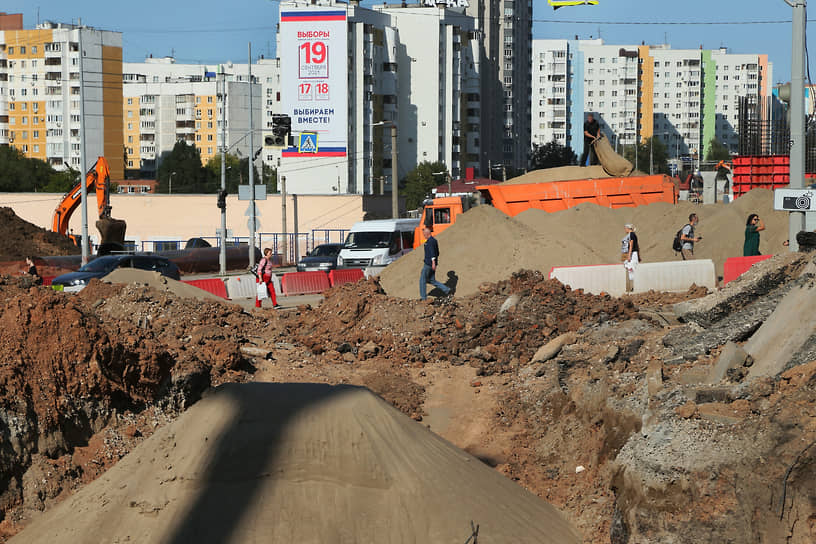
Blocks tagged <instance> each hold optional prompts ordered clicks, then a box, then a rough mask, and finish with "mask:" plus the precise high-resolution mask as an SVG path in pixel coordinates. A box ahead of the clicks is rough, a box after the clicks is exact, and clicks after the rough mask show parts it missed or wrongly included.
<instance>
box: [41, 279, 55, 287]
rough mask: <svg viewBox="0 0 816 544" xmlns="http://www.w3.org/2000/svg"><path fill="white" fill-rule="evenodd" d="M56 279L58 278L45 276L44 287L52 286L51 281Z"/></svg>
mask: <svg viewBox="0 0 816 544" xmlns="http://www.w3.org/2000/svg"><path fill="white" fill-rule="evenodd" d="M54 278H56V276H43V287H46V286H48V285H51V281H52V280H53V279H54Z"/></svg>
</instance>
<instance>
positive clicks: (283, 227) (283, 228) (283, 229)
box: [280, 176, 297, 264]
mask: <svg viewBox="0 0 816 544" xmlns="http://www.w3.org/2000/svg"><path fill="white" fill-rule="evenodd" d="M280 191H281V232H282V233H283V242H282V243H281V258H282V259H283V262H282V263H281V264H287V263H288V262H289V261H288V260H287V259H288V258H289V254H288V253H287V251H286V250H287V247H286V245H287V244H286V242H287V240H286V176H281V190H280ZM296 264H297V263H296Z"/></svg>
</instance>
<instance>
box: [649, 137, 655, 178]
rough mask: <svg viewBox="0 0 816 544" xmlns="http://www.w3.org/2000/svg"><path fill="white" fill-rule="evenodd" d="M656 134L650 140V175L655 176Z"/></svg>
mask: <svg viewBox="0 0 816 544" xmlns="http://www.w3.org/2000/svg"><path fill="white" fill-rule="evenodd" d="M653 150H654V134H652V137H651V138H649V175H650V176H651V175H652V174H654V152H653Z"/></svg>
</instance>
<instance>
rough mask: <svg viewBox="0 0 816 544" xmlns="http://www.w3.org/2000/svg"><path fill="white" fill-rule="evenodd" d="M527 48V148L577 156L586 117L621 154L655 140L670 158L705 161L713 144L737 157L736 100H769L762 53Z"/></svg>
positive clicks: (575, 45)
mask: <svg viewBox="0 0 816 544" xmlns="http://www.w3.org/2000/svg"><path fill="white" fill-rule="evenodd" d="M533 47H534V61H535V62H534V63H533V85H534V90H533V97H534V102H533V111H532V116H531V117H532V120H533V136H532V142H533V143H536V144H538V145H542V144H544V143H547V142H549V141H552V140H556V141H558V142H560V143H565V144H568V145H570V146H571V147H572V149H573V151H575V152H576V153H577V154H580V153H581V152H582V150H583V139H582V138H581V132H582V127H583V119H584V117H585V115H586V114H587V113H590V112H591V113H593V114H594V116H595V117H596V118H597V119H598V121H599V123H600V125H601V130H602V131H603V132H604V133H605V134H606V136H607V137H608V138H609V139H610V143H611V144H612V145H613V146H615V147H617V148H618V150H619V151H620V150H621V149H622V147H623V146H626V145H632V144H633V143H634V142H635V141H643V140H646V139H648V138H650V137H652V136H653V135H654V137H655V138H659V139H661V140H662V141H663V143H664V144H665V145H666V148H667V151H668V155H669V157H673V158H677V157H683V156H692V157H697V158H701V157H705V154H706V151H707V146H708V145H709V143H710V142H711V140H712V138H714V139H716V140H717V141H719V142H721V143H723V144H725V145H726V146H727V147H729V148H730V149H731V151H736V150H737V144H738V134H739V130H740V127H739V116H738V113H739V112H738V104H739V101H740V99H744V98H746V97H747V98H748V100H749V102H750V103H754V104H756V103H760V102H761V101H762V100H764V99H765V98H767V97H768V96H769V95H770V89H769V85H768V82H769V81H770V80H771V77H772V65H771V64H770V63H769V62H768V60H767V55H755V54H732V53H728V52H727V50H726V49H724V48H723V49H719V50H714V51H712V50H701V49H686V50H683V49H680V50H675V49H671V48H670V47H669V46H668V45H657V46H643V45H641V46H637V45H605V44H603V43H602V42H601V40H578V41H571V40H570V41H566V40H534V43H533ZM562 58H563V59H565V60H566V67H564V66H563V65H562V64H561V63H559V60H560V59H562ZM563 74H566V76H567V83H566V85H564V86H562V85H560V79H561V76H562V75H563ZM554 79H556V80H557V81H553V80H554ZM554 83H556V84H554ZM563 103H565V104H566V113H565V112H564V109H565V108H564V107H563ZM577 105H582V106H583V110H582V111H576V110H577V108H576V106H577ZM565 117H566V119H567V120H568V121H567V126H566V130H565V129H564V128H563V125H562V124H561V120H562V119H564V118H565ZM562 138H563V139H562Z"/></svg>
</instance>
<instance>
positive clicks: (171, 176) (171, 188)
mask: <svg viewBox="0 0 816 544" xmlns="http://www.w3.org/2000/svg"><path fill="white" fill-rule="evenodd" d="M175 175H176V173H175V172H170V182H169V187H168V189H167V194H168V195H172V194H173V176H175Z"/></svg>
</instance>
